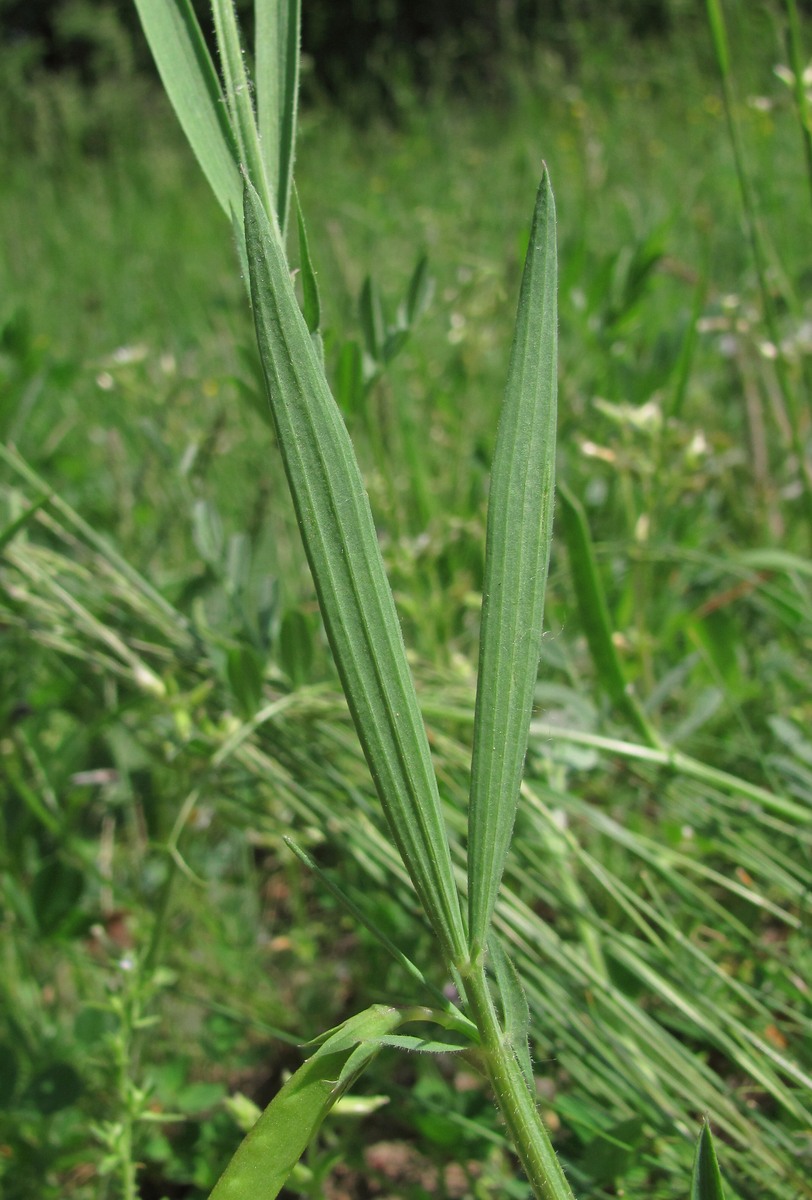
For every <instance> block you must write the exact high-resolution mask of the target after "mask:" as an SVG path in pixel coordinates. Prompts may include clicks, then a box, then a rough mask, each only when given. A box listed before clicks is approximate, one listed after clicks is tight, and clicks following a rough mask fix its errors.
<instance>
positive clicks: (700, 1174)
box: [690, 1121, 725, 1200]
mask: <svg viewBox="0 0 812 1200" xmlns="http://www.w3.org/2000/svg"><path fill="white" fill-rule="evenodd" d="M690 1200H725V1190H724V1188H723V1186H722V1175H721V1172H720V1171H719V1163H718V1162H717V1160H716V1150H715V1148H714V1145H713V1137H712V1136H711V1131H710V1125H709V1124H708V1123H707V1121H705V1122H703V1125H702V1129H701V1131H700V1134H699V1137H698V1138H697V1142H696V1158H695V1159H694V1170H693V1175H692V1176H691V1197H690Z"/></svg>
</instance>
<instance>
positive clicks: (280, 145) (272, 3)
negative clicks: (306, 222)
mask: <svg viewBox="0 0 812 1200" xmlns="http://www.w3.org/2000/svg"><path fill="white" fill-rule="evenodd" d="M254 11H255V14H256V31H255V39H256V40H255V54H254V59H255V64H256V89H257V119H258V122H259V141H260V149H261V151H262V156H263V159H264V162H265V172H266V175H267V178H268V179H269V180H270V182H271V184H272V186H273V188H274V193H275V196H276V215H277V219H278V221H279V227H280V229H281V230H282V234H283V236H284V233H285V230H286V229H287V223H288V210H289V208H290V193H291V186H292V183H293V160H294V152H295V146H296V110H297V105H298V97H299V39H300V26H301V0H255V4H254Z"/></svg>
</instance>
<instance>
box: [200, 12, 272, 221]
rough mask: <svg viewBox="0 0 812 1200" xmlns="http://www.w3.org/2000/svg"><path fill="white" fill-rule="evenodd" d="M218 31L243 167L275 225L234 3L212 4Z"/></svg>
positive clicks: (223, 67) (221, 67)
mask: <svg viewBox="0 0 812 1200" xmlns="http://www.w3.org/2000/svg"><path fill="white" fill-rule="evenodd" d="M211 11H212V16H213V17H214V31H215V34H216V35H217V49H218V52H219V54H220V70H221V72H222V75H223V83H224V85H225V91H226V104H227V105H228V112H229V116H230V118H231V128H232V129H233V131H234V137H235V139H236V142H237V149H238V151H239V155H240V163H241V164H242V167H243V169H244V170H246V171H247V172H248V178H249V179H250V180H251V182H252V183H253V185H254V187H255V188H256V189H257V191H258V192H259V194H260V196H261V197H262V203H263V204H264V205H265V211H266V212H267V214H268V216H269V217H270V219H271V220H272V221H275V220H276V203H275V197H274V195H273V187H272V184H271V183H270V181H269V180H268V178H267V177H266V174H265V164H264V162H263V159H262V154H261V153H260V148H259V131H258V129H257V120H256V116H255V114H254V100H253V94H252V90H251V82H250V80H249V78H248V72H247V70H246V67H245V57H244V55H243V48H242V42H241V41H240V31H239V28H238V26H237V14H236V12H235V10H234V0H212V5H211Z"/></svg>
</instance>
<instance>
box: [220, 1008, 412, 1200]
mask: <svg viewBox="0 0 812 1200" xmlns="http://www.w3.org/2000/svg"><path fill="white" fill-rule="evenodd" d="M400 1020H401V1015H400V1013H399V1012H398V1010H397V1009H395V1008H389V1007H386V1006H384V1005H373V1007H372V1008H369V1009H367V1010H366V1011H365V1012H362V1013H359V1014H358V1016H356V1017H352V1018H350V1020H349V1021H346V1022H345V1023H344V1024H343V1025H341V1026H339V1027H338V1029H337V1030H335V1031H334V1032H333V1034H332V1035H331V1036H330V1037H328V1038H327V1040H326V1041H324V1042H323V1043H322V1044H321V1046H319V1048H318V1050H316V1052H315V1054H313V1055H311V1057H310V1058H308V1060H307V1061H306V1062H305V1063H303V1065H302V1066H301V1067H300V1068H299V1070H298V1071H296V1073H295V1074H294V1075H292V1076H291V1078H290V1079H289V1080H288V1081H287V1083H286V1084H285V1085H284V1087H283V1088H282V1090H281V1091H280V1092H278V1093H277V1095H276V1096H275V1097H274V1099H273V1100H272V1101H271V1103H270V1104H269V1105H268V1107H267V1108H266V1109H265V1111H264V1112H263V1114H262V1116H261V1117H260V1118H259V1120H258V1121H257V1123H256V1125H255V1126H254V1127H253V1129H252V1130H251V1132H250V1133H249V1134H248V1135H247V1136H246V1137H245V1139H244V1140H243V1142H242V1143H241V1145H240V1147H239V1149H238V1150H237V1152H236V1154H235V1155H234V1157H233V1158H232V1159H231V1161H230V1162H229V1164H228V1166H227V1167H226V1169H225V1171H224V1172H223V1174H222V1175H221V1176H220V1179H219V1180H218V1181H217V1183H216V1185H215V1187H214V1190H213V1191H212V1192H211V1195H210V1197H209V1200H258V1198H259V1197H260V1196H261V1197H262V1200H273V1197H274V1196H277V1195H278V1194H279V1192H280V1191H281V1189H282V1188H283V1187H284V1184H285V1181H286V1180H287V1178H288V1176H289V1175H290V1173H291V1171H292V1170H293V1168H294V1167H295V1166H296V1163H297V1162H298V1161H299V1159H300V1158H301V1156H302V1154H303V1153H304V1151H305V1150H306V1149H307V1147H308V1145H309V1143H310V1141H311V1140H312V1138H313V1137H314V1136H315V1135H316V1133H317V1132H318V1129H319V1126H320V1125H321V1123H322V1121H323V1120H324V1118H325V1117H326V1116H327V1113H328V1112H329V1111H330V1109H331V1108H332V1107H333V1105H334V1104H335V1102H336V1101H337V1100H338V1099H339V1097H340V1096H341V1095H342V1094H343V1093H344V1092H346V1091H347V1089H348V1088H349V1087H350V1086H351V1085H352V1083H353V1082H354V1081H355V1080H356V1079H357V1078H358V1076H359V1074H360V1073H361V1071H363V1069H364V1068H365V1067H366V1066H367V1064H368V1063H369V1062H370V1060H371V1059H372V1058H374V1057H375V1055H376V1054H377V1052H378V1050H379V1049H380V1044H379V1042H378V1041H377V1039H379V1038H381V1037H385V1036H386V1035H387V1034H388V1033H389V1032H391V1030H393V1029H396V1028H397V1026H398V1025H399V1024H400Z"/></svg>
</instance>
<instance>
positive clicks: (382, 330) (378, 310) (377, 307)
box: [358, 275, 386, 363]
mask: <svg viewBox="0 0 812 1200" xmlns="http://www.w3.org/2000/svg"><path fill="white" fill-rule="evenodd" d="M358 316H359V317H360V319H361V329H362V330H363V333H364V341H365V342H366V348H367V353H368V354H369V357H370V358H371V359H373V361H374V362H376V363H380V362H381V361H382V360H383V347H384V341H385V339H386V320H385V318H384V314H383V302H382V300H381V294H380V292H379V291H378V285H377V284H376V283H375V280H374V279H373V278H372V276H371V275H367V277H366V279H365V280H364V282H363V285H362V287H361V295H360V297H359V299H358Z"/></svg>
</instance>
